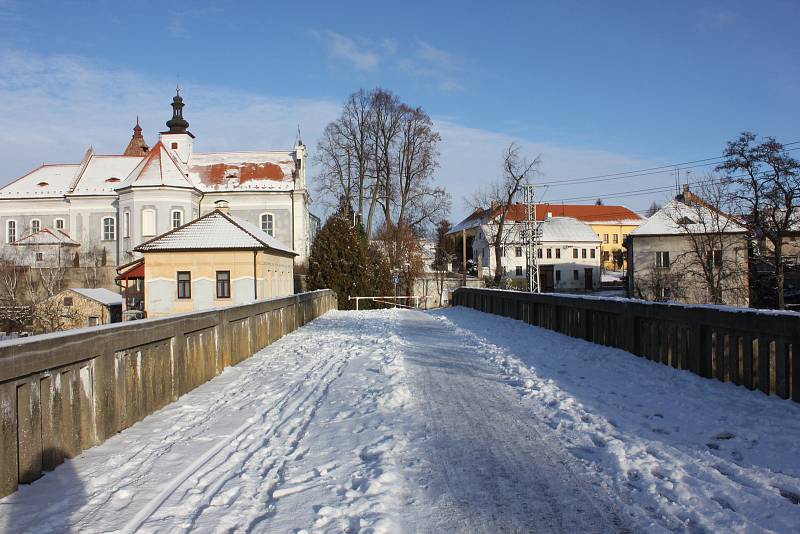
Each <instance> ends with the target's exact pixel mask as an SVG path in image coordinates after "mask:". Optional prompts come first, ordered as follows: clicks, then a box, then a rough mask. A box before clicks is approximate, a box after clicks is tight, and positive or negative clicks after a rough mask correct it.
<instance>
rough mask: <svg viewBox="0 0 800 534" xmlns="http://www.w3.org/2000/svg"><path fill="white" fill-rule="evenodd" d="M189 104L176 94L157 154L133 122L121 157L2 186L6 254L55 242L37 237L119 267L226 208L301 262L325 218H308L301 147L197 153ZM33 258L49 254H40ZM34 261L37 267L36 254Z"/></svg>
mask: <svg viewBox="0 0 800 534" xmlns="http://www.w3.org/2000/svg"><path fill="white" fill-rule="evenodd" d="M184 105H185V104H184V101H183V97H182V96H181V95H180V93H178V94H176V95H175V97H174V98H173V99H172V118H171V119H170V120H169V121H167V127H168V130H166V131H164V132H161V133H160V134H159V139H158V141H157V143H156V144H155V146H153V147H152V148H150V147H149V146H148V143H147V142H146V141H145V139H144V136H143V134H142V128H141V126H140V125H139V122H138V120H137V122H136V126H135V127H134V133H133V137H132V138H131V140H130V143H129V144H128V146H127V147H126V148H125V150H124V151H123V153H122V154H114V155H102V154H97V153H95V151H94V150H93V149H92V148H89V150H87V152H86V154H85V155H84V157H83V159H82V160H81V161H80V162H79V163H58V164H47V165H42V166H40V167H38V168H36V169H34V170H32V171H31V172H29V173H28V174H26V175H24V176H22V177H21V178H18V179H17V180H14V181H12V182H11V183H9V184H8V185H6V186H4V187H2V188H0V229H2V231H3V238H2V244H0V254H3V255H9V254H11V253H12V244H13V243H15V242H17V241H18V240H20V238H23V237H25V236H29V235H30V234H33V235H37V234H39V233H40V232H42V231H43V230H47V232H48V233H49V234H50V237H48V236H43V235H42V236H39V237H37V238H36V239H37V240H38V239H40V238H41V239H44V238H45V237H47V239H50V238H51V237H52V236H55V238H56V239H59V240H62V241H64V242H65V243H69V244H70V246H72V245H73V244H77V245H79V249H78V250H79V256H80V257H79V258H78V259H79V262H81V261H84V256H87V255H92V256H99V257H102V258H104V264H107V265H109V266H121V265H124V264H127V263H130V262H132V261H134V260H136V259H137V258H139V257H140V253H138V252H137V251H136V247H137V246H138V245H140V244H141V243H143V242H144V241H147V240H149V239H152V238H153V237H155V236H156V235H160V234H162V233H164V232H167V231H168V230H170V229H173V228H178V227H180V226H182V225H183V224H184V223H186V222H188V221H191V220H193V219H196V218H198V217H199V216H200V215H202V214H204V213H209V212H211V211H213V209H214V205H215V203H216V202H217V201H219V200H225V201H227V202H228V204H229V205H230V210H231V213H232V214H233V215H236V216H237V217H240V218H242V219H244V220H247V221H249V222H250V223H251V224H253V225H256V226H258V227H259V228H261V229H262V230H263V231H264V232H266V233H267V234H269V235H270V236H272V237H274V238H275V239H278V240H280V241H281V242H283V243H289V244H290V246H291V249H292V250H294V251H296V252H297V256H296V258H295V262H296V263H297V264H298V265H299V264H302V263H303V262H305V260H306V258H307V256H308V254H309V252H310V247H311V241H312V240H313V238H314V235H315V233H316V230H317V228H318V226H319V219H317V218H316V217H315V216H313V215H312V214H311V213H310V211H309V209H310V202H311V200H310V197H309V193H308V187H307V182H306V167H307V165H306V162H307V150H306V147H305V145H303V143H302V141H300V140H298V142H297V144H296V146H295V147H294V148H293V149H291V150H277V151H275V150H273V151H254V152H213V153H208V152H206V153H204V152H197V151H195V149H194V144H195V136H194V135H193V134H192V133H191V132H190V131H189V129H188V128H189V123H188V121H187V120H186V119H185V118H184V117H183V108H184ZM28 241H31V240H30V239H29V240H28ZM43 244H44V243H43V242H42V241H41V240H39V241H38V242H37V243H36V245H37V246H38V245H43ZM34 248H35V247H34ZM48 250H49V249H48ZM37 252H41V253H42V257H44V256H45V254H44V253H45V250H43V249H41V247H40V249H39V250H37ZM73 255H74V253H73ZM28 259H29V260H30V261H29V263H28V265H30V266H35V262H36V261H37V260H36V256H35V255H34V256H33V257H32V258H28ZM88 261H89V262H90V263H94V257H92V258H90V259H89V260H88ZM84 262H85V261H84Z"/></svg>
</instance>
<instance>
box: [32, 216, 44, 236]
mask: <svg viewBox="0 0 800 534" xmlns="http://www.w3.org/2000/svg"><path fill="white" fill-rule="evenodd" d="M41 229H42V221H40V220H39V219H31V233H32V234H35V233H36V232H38V231H39V230H41Z"/></svg>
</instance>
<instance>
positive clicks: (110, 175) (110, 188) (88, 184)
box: [70, 154, 142, 195]
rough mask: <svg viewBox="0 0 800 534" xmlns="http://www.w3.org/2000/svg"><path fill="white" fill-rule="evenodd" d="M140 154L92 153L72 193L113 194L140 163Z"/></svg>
mask: <svg viewBox="0 0 800 534" xmlns="http://www.w3.org/2000/svg"><path fill="white" fill-rule="evenodd" d="M141 161H142V157H141V156H98V155H94V154H93V155H92V156H91V157H90V158H89V162H88V165H86V168H85V169H84V170H83V172H82V173H81V175H80V176H79V177H77V182H76V183H75V186H74V189H73V190H72V191H71V192H70V194H73V195H96V194H98V193H105V194H110V195H113V194H114V189H116V188H117V187H118V186H119V184H120V183H121V182H122V181H123V180H125V178H127V177H128V175H129V174H130V173H131V171H133V169H134V168H136V166H137V165H138V164H139V163H141Z"/></svg>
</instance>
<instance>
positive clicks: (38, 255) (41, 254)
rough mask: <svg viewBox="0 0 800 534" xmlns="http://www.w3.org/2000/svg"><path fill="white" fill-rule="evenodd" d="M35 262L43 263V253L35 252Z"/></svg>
mask: <svg viewBox="0 0 800 534" xmlns="http://www.w3.org/2000/svg"><path fill="white" fill-rule="evenodd" d="M36 261H44V253H43V252H37V253H36Z"/></svg>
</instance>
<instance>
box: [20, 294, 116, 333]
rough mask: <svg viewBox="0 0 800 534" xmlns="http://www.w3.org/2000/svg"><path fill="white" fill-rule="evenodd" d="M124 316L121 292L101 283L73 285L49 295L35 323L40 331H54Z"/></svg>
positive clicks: (110, 321)
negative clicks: (102, 285) (84, 285)
mask: <svg viewBox="0 0 800 534" xmlns="http://www.w3.org/2000/svg"><path fill="white" fill-rule="evenodd" d="M121 320H122V296H120V295H119V294H118V293H114V292H113V291H110V290H108V289H105V288H100V287H98V288H83V287H73V288H70V289H65V290H64V291H61V292H60V293H57V294H55V295H53V296H52V297H50V298H49V299H48V300H47V301H46V303H45V306H44V307H43V308H42V310H41V313H39V314H37V317H36V320H35V325H34V326H35V329H36V330H37V331H40V332H54V331H58V330H69V329H72V328H83V327H86V326H97V325H101V324H108V323H118V322H120V321H121Z"/></svg>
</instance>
